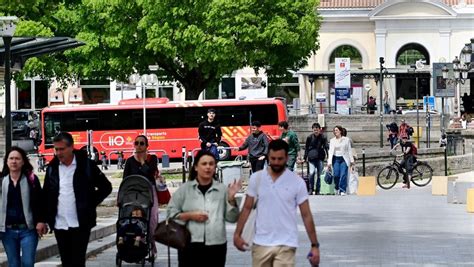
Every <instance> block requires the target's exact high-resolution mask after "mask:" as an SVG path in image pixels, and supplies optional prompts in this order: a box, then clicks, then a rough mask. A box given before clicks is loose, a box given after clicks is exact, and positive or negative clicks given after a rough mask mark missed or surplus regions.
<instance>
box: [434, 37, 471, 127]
mask: <svg viewBox="0 0 474 267" xmlns="http://www.w3.org/2000/svg"><path fill="white" fill-rule="evenodd" d="M473 48H474V38H471V43H467V44H466V45H465V46H464V47H463V49H462V50H461V54H460V55H459V58H458V57H457V56H456V57H455V58H454V60H453V73H454V77H453V78H450V77H449V75H448V74H449V68H448V67H447V66H446V65H445V66H444V67H443V68H442V72H443V79H445V80H446V81H447V82H452V83H455V86H456V87H455V89H456V97H455V100H454V109H455V112H456V116H457V117H458V118H459V117H461V105H460V102H461V101H460V98H461V92H460V89H461V88H460V84H464V82H465V81H466V80H467V78H468V72H469V71H470V70H471V69H473V68H474V64H473V62H472V59H473V56H472V50H473Z"/></svg>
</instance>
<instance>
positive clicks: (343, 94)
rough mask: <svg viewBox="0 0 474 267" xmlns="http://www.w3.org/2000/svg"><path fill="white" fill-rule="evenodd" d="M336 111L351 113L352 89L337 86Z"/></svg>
mask: <svg viewBox="0 0 474 267" xmlns="http://www.w3.org/2000/svg"><path fill="white" fill-rule="evenodd" d="M335 94H336V95H335V98H336V111H337V113H338V114H346V115H347V114H349V108H350V102H349V100H350V98H351V91H350V89H349V88H336V90H335Z"/></svg>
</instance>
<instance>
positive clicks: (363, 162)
mask: <svg viewBox="0 0 474 267" xmlns="http://www.w3.org/2000/svg"><path fill="white" fill-rule="evenodd" d="M362 176H365V148H362Z"/></svg>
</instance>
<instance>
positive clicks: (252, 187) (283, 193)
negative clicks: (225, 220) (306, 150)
mask: <svg viewBox="0 0 474 267" xmlns="http://www.w3.org/2000/svg"><path fill="white" fill-rule="evenodd" d="M287 159H288V144H287V143H286V142H285V141H283V140H273V141H271V142H270V144H269V145H268V161H269V166H268V167H267V169H264V170H261V171H258V172H256V173H254V174H253V175H252V176H251V178H250V182H249V187H248V191H247V197H246V199H245V203H244V207H243V209H242V212H241V213H240V216H239V221H238V223H237V228H236V230H235V233H234V245H235V246H236V247H237V249H239V250H241V251H244V250H245V249H246V247H247V246H248V244H247V243H246V242H245V241H244V240H243V239H242V237H241V234H242V229H243V227H244V225H245V222H246V221H247V218H248V216H249V213H250V211H251V209H252V206H253V203H254V199H255V197H257V196H258V202H257V217H256V218H257V219H256V227H255V229H256V232H255V237H254V240H253V246H252V263H253V266H255V267H256V266H294V265H295V252H296V248H297V247H298V225H297V208H298V207H299V209H300V212H301V217H302V218H303V223H304V226H305V228H306V232H307V234H308V237H309V239H310V241H311V248H310V251H309V254H308V259H309V261H310V263H311V264H312V265H318V264H319V243H318V239H317V236H316V228H315V226H314V222H313V216H312V214H311V210H310V207H309V202H308V193H307V191H306V185H305V183H304V181H303V179H301V177H299V176H298V175H296V174H295V173H294V172H292V171H289V170H288V169H287V168H286V161H287ZM257 180H259V182H258V185H257ZM257 187H258V189H257ZM257 191H258V192H257Z"/></svg>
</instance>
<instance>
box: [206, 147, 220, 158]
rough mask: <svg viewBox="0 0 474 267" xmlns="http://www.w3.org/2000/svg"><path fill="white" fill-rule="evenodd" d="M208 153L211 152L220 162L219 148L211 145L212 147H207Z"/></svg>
mask: <svg viewBox="0 0 474 267" xmlns="http://www.w3.org/2000/svg"><path fill="white" fill-rule="evenodd" d="M204 150H206V151H209V152H211V154H212V155H214V158H216V160H217V161H219V150H218V149H217V146H215V145H211V146H210V147H207V146H206V147H205V149H204Z"/></svg>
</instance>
